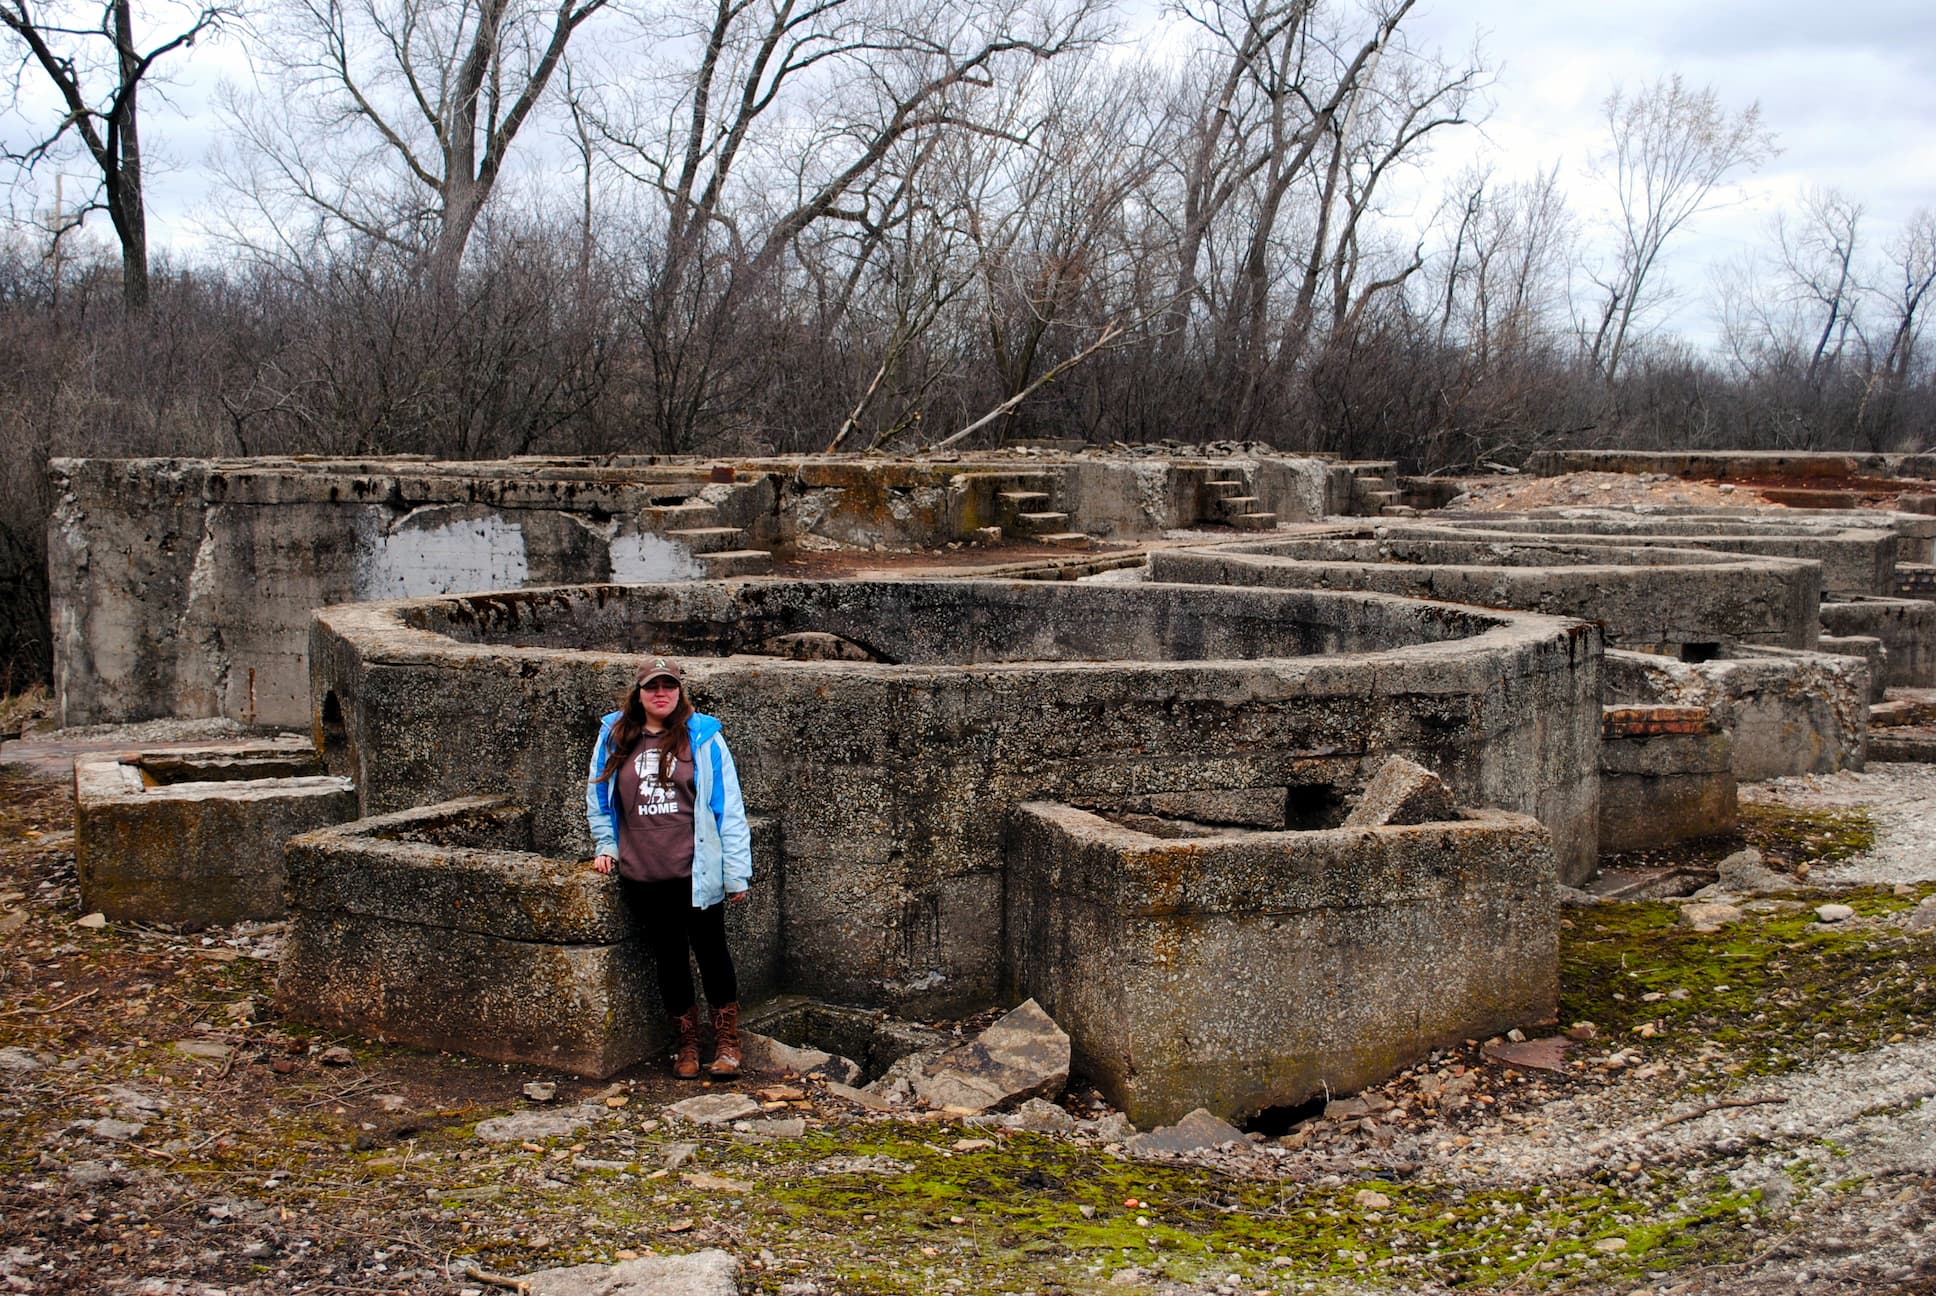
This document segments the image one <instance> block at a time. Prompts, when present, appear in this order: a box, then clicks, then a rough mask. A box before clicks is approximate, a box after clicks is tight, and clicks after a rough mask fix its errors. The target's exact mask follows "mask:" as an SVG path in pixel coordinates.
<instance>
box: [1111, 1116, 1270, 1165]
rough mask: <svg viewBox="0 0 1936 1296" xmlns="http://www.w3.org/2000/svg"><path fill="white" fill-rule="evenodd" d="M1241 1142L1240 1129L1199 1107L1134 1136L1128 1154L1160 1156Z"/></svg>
mask: <svg viewBox="0 0 1936 1296" xmlns="http://www.w3.org/2000/svg"><path fill="white" fill-rule="evenodd" d="M1244 1141H1245V1140H1244V1132H1243V1131H1242V1130H1240V1129H1238V1128H1237V1127H1236V1126H1235V1125H1232V1124H1231V1123H1230V1122H1228V1121H1226V1120H1224V1119H1222V1118H1221V1117H1218V1116H1214V1115H1212V1114H1211V1113H1209V1112H1207V1111H1205V1110H1204V1109H1203V1108H1201V1107H1199V1108H1197V1109H1196V1110H1195V1111H1193V1112H1190V1113H1189V1114H1188V1115H1186V1116H1184V1118H1183V1119H1182V1120H1180V1121H1178V1122H1177V1123H1176V1124H1174V1125H1159V1126H1157V1127H1156V1128H1155V1129H1153V1130H1151V1131H1150V1132H1149V1133H1147V1134H1138V1135H1136V1136H1135V1137H1134V1138H1132V1139H1130V1140H1129V1141H1128V1144H1127V1146H1128V1149H1129V1154H1130V1155H1131V1156H1135V1157H1162V1156H1176V1155H1178V1154H1181V1153H1185V1152H1213V1151H1215V1150H1216V1149H1218V1148H1221V1147H1225V1146H1227V1145H1229V1144H1231V1143H1243V1142H1244Z"/></svg>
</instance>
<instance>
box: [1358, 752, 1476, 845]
mask: <svg viewBox="0 0 1936 1296" xmlns="http://www.w3.org/2000/svg"><path fill="white" fill-rule="evenodd" d="M1458 809H1459V808H1458V804H1457V802H1455V801H1454V800H1453V798H1452V789H1451V788H1449V787H1447V786H1445V780H1444V779H1441V778H1440V777H1439V776H1438V775H1436V774H1434V773H1433V772H1432V771H1431V770H1428V769H1426V768H1425V767H1424V766H1423V765H1420V764H1419V763H1417V762H1416V761H1408V760H1406V759H1405V758H1404V757H1403V756H1393V757H1390V758H1388V759H1387V760H1386V761H1385V763H1384V764H1383V765H1380V766H1379V767H1378V772H1377V773H1376V774H1373V775H1372V776H1371V782H1369V783H1367V784H1365V790H1364V792H1363V793H1362V794H1360V796H1359V798H1358V804H1357V805H1355V806H1353V807H1352V808H1351V813H1350V814H1348V815H1346V816H1345V820H1344V827H1346V828H1389V827H1393V826H1398V827H1406V826H1409V825H1411V824H1421V823H1437V822H1440V821H1442V820H1447V819H1457V818H1458V817H1459V813H1458Z"/></svg>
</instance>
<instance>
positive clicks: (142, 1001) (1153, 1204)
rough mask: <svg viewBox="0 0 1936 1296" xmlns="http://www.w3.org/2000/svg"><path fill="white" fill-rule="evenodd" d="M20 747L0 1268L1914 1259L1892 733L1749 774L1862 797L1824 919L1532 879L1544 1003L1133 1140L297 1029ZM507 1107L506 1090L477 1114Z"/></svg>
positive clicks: (782, 1272)
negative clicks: (1553, 970)
mask: <svg viewBox="0 0 1936 1296" xmlns="http://www.w3.org/2000/svg"><path fill="white" fill-rule="evenodd" d="M97 740H100V739H99V736H96V737H94V738H87V739H83V740H82V741H97ZM150 740H151V739H150ZM51 763H52V757H51V755H49V757H48V760H46V761H42V762H38V763H36V765H35V766H33V767H22V766H19V765H16V766H13V767H11V768H7V769H0V1290H12V1291H24V1292H112V1293H122V1292H126V1293H143V1294H153V1296H189V1294H190V1293H193V1294H194V1296H206V1294H207V1293H209V1292H213V1291H221V1292H224V1293H229V1294H238V1293H252V1294H260V1296H268V1294H269V1293H277V1294H280V1293H291V1292H319V1293H320V1292H358V1293H362V1292H413V1293H452V1294H454V1293H458V1292H465V1291H469V1292H473V1293H482V1292H483V1291H485V1290H487V1289H486V1288H485V1287H484V1286H483V1285H482V1283H481V1282H480V1281H479V1280H478V1279H475V1278H472V1277H467V1276H466V1271H467V1269H468V1268H470V1267H473V1266H475V1267H477V1268H479V1269H482V1270H486V1271H489V1272H492V1273H499V1274H504V1273H524V1272H529V1271H532V1270H535V1269H540V1268H545V1267H550V1266H557V1265H563V1264H571V1263H589V1262H598V1263H611V1262H613V1261H614V1260H616V1259H622V1258H624V1257H627V1256H630V1255H635V1254H644V1253H646V1252H650V1251H656V1252H662V1253H676V1252H686V1251H692V1250H697V1249H700V1248H702V1247H707V1246H711V1247H720V1248H723V1249H725V1250H727V1251H729V1252H730V1253H731V1254H732V1255H733V1256H734V1257H735V1258H737V1259H738V1261H739V1262H740V1264H741V1271H740V1277H739V1284H740V1289H741V1290H742V1291H746V1292H764V1293H773V1294H776V1296H777V1294H779V1293H786V1294H787V1296H834V1294H835V1293H853V1294H857V1296H858V1294H862V1293H879V1294H882V1296H886V1294H887V1293H903V1292H948V1291H962V1292H1015V1293H1021V1292H1035V1293H1078V1292H1082V1293H1087V1292H1095V1293H1114V1292H1132V1293H1133V1292H1138V1291H1143V1292H1168V1293H1204V1294H1206V1296H1207V1294H1208V1293H1211V1292H1220V1293H1237V1292H1243V1293H1252V1294H1254V1293H1260V1292H1268V1293H1271V1296H1285V1294H1286V1293H1294V1292H1306V1291H1324V1292H1344V1291H1378V1292H1394V1293H1396V1292H1406V1293H1410V1292H1442V1291H1447V1292H1449V1291H1453V1290H1458V1291H1473V1290H1478V1291H1491V1292H1498V1293H1507V1292H1514V1293H1523V1292H1531V1291H1546V1290H1567V1291H1580V1292H1595V1293H1599V1292H1605V1293H1621V1294H1623V1296H1624V1294H1625V1293H1633V1292H1640V1291H1646V1292H1649V1293H1655V1294H1656V1296H1662V1294H1665V1293H1707V1292H1714V1293H1721V1292H1726V1293H1729V1294H1730V1296H1738V1294H1739V1293H1757V1294H1759V1293H1769V1294H1771V1296H1773V1294H1776V1293H1779V1294H1782V1296H1787V1294H1789V1293H1824V1294H1826V1293H1830V1292H1834V1293H1843V1292H1870V1291H1873V1292H1884V1291H1888V1292H1899V1291H1917V1290H1924V1291H1936V1281H1933V1279H1936V1233H1932V1230H1936V1112H1933V1111H1932V1108H1931V1104H1930V1102H1929V1099H1930V1098H1931V1097H1932V1095H1936V1029H1933V1028H1932V1024H1931V1021H1930V1019H1929V1018H1928V1017H1927V1016H1926V1015H1925V1013H1926V1005H1927V1004H1928V1003H1929V994H1928V991H1929V988H1930V985H1931V983H1932V982H1936V936H1932V934H1931V933H1930V932H1929V931H1927V930H1917V929H1915V928H1914V927H1913V925H1912V922H1911V919H1912V916H1913V915H1914V914H1915V913H1916V910H1917V908H1918V905H1919V901H1920V900H1921V899H1922V898H1923V897H1924V896H1925V895H1927V894H1931V893H1933V892H1936V862H1933V861H1931V860H1930V859H1929V858H1927V852H1922V853H1919V850H1918V847H1917V843H1918V842H1919V841H1922V842H1925V843H1926V842H1927V837H1926V835H1925V834H1926V833H1927V831H1928V817H1929V814H1930V810H1929V806H1930V797H1929V793H1930V792H1931V791H1936V787H1932V786H1931V785H1932V782H1933V781H1936V771H1931V770H1929V769H1927V768H1925V767H1920V766H1894V767H1890V766H1882V767H1877V769H1876V770H1874V771H1872V772H1871V773H1869V774H1865V775H1851V776H1838V777H1837V778H1834V779H1825V780H1796V781H1789V782H1786V783H1783V784H1778V785H1769V786H1767V787H1763V788H1756V789H1752V790H1751V793H1750V795H1751V799H1754V800H1758V801H1761V802H1764V803H1767V804H1770V805H1772V806H1775V807H1777V811H1778V812H1779V808H1780V807H1782V806H1786V805H1790V804H1794V805H1799V806H1801V807H1803V808H1804V809H1807V808H1819V807H1830V808H1838V809H1840V808H1846V807H1850V806H1864V807H1867V813H1868V815H1869V816H1870V818H1871V819H1872V820H1873V824H1874V829H1875V845H1874V847H1873V848H1872V849H1870V850H1868V851H1866V852H1863V853H1861V854H1859V855H1857V856H1855V857H1853V858H1850V859H1847V860H1844V861H1841V862H1839V863H1835V864H1832V865H1831V864H1824V865H1823V866H1822V867H1821V868H1820V869H1819V870H1818V871H1817V872H1816V873H1815V875H1814V876H1813V877H1812V879H1811V881H1813V882H1821V881H1823V880H1824V879H1826V880H1829V881H1832V882H1836V883H1841V882H1856V881H1861V882H1863V883H1880V884H1882V885H1880V886H1868V887H1866V888H1865V889H1858V890H1852V891H1848V892H1838V893H1837V896H1836V897H1835V898H1839V899H1846V900H1847V901H1848V902H1849V903H1850V904H1851V906H1852V907H1853V908H1854V909H1855V910H1856V911H1857V912H1856V914H1855V916H1854V917H1853V918H1851V919H1849V920H1847V921H1845V922H1841V923H1835V924H1825V923H1822V922H1820V921H1819V920H1818V918H1817V917H1816V915H1815V913H1814V906H1815V905H1817V904H1819V903H1821V902H1822V901H1823V899H1825V898H1827V897H1824V896H1819V895H1799V894H1798V895H1780V896H1772V897H1767V898H1763V899H1760V900H1753V901H1751V902H1749V903H1748V904H1747V905H1746V907H1745V911H1744V913H1743V916H1742V918H1741V919H1740V921H1739V922H1737V923H1735V924H1732V925H1730V926H1728V927H1726V928H1724V929H1723V930H1722V932H1721V933H1719V934H1715V935H1703V934H1697V933H1695V932H1693V931H1692V930H1691V929H1688V928H1686V927H1683V926H1681V925H1680V924H1679V923H1678V921H1677V919H1676V910H1675V908H1674V907H1673V906H1671V905H1638V906H1626V905H1620V906H1615V905H1606V906H1598V907H1595V908H1591V909H1586V910H1574V911H1569V919H1568V921H1569V924H1570V926H1569V928H1568V930H1567V931H1565V932H1564V933H1563V938H1562V968H1563V972H1562V976H1563V985H1562V1005H1561V1006H1562V1021H1563V1022H1564V1023H1567V1024H1569V1025H1570V1024H1573V1023H1575V1022H1583V1021H1590V1022H1591V1023H1592V1026H1591V1028H1590V1029H1588V1028H1580V1029H1577V1030H1576V1032H1575V1033H1577V1034H1580V1035H1582V1036H1584V1037H1585V1038H1583V1039H1581V1040H1580V1041H1578V1042H1574V1043H1570V1044H1568V1045H1567V1046H1566V1048H1565V1049H1563V1050H1562V1049H1561V1048H1559V1047H1558V1045H1557V1044H1554V1043H1548V1044H1537V1043H1536V1042H1531V1043H1529V1045H1528V1046H1526V1047H1524V1048H1522V1046H1519V1045H1514V1044H1512V1043H1511V1042H1510V1041H1498V1042H1495V1045H1494V1047H1493V1048H1491V1049H1490V1050H1487V1049H1485V1048H1483V1047H1482V1046H1481V1044H1480V1042H1478V1041H1474V1042H1473V1043H1472V1044H1471V1045H1469V1046H1465V1047H1461V1048H1459V1049H1456V1050H1451V1051H1447V1052H1443V1053H1441V1054H1438V1055H1434V1057H1433V1058H1432V1059H1430V1060H1428V1061H1426V1062H1425V1063H1423V1064H1421V1065H1420V1066H1417V1067H1414V1068H1411V1069H1409V1070H1407V1071H1406V1072H1404V1073H1403V1074H1401V1075H1399V1076H1397V1077H1395V1078H1394V1079H1393V1080H1392V1081H1391V1082H1390V1083H1389V1084H1387V1085H1385V1086H1383V1087H1381V1088H1380V1089H1379V1090H1377V1091H1375V1092H1371V1093H1368V1094H1365V1095H1360V1096H1357V1097H1355V1098H1352V1099H1349V1100H1345V1101H1341V1102H1339V1103H1337V1104H1335V1105H1334V1106H1333V1107H1332V1108H1331V1109H1330V1110H1329V1112H1328V1113H1327V1114H1317V1113H1310V1114H1309V1118H1308V1119H1303V1120H1299V1121H1297V1122H1296V1123H1292V1124H1289V1125H1288V1126H1287V1127H1285V1125H1284V1123H1283V1122H1279V1125H1278V1126H1274V1127H1273V1128H1271V1129H1270V1130H1269V1135H1270V1137H1266V1136H1265V1134H1264V1132H1261V1131H1260V1133H1259V1134H1258V1135H1256V1136H1255V1137H1254V1138H1253V1140H1250V1141H1246V1142H1243V1143H1239V1144H1235V1145H1231V1146H1229V1147H1226V1148H1224V1149H1222V1150H1217V1151H1206V1152H1202V1153H1198V1154H1194V1155H1192V1156H1189V1157H1185V1158H1182V1159H1180V1160H1177V1161H1175V1162H1173V1163H1153V1162H1147V1161H1139V1160H1135V1159H1132V1158H1130V1157H1128V1156H1127V1155H1126V1154H1125V1152H1124V1149H1123V1146H1122V1145H1121V1143H1119V1142H1116V1141H1114V1140H1115V1139H1117V1138H1119V1137H1120V1134H1119V1133H1112V1132H1111V1131H1110V1129H1109V1127H1108V1125H1107V1124H1106V1123H1105V1124H1104V1125H1101V1126H1091V1127H1090V1128H1091V1129H1092V1130H1093V1131H1094V1132H1092V1133H1086V1134H1085V1133H1067V1134H1044V1133H1030V1132H1020V1131H1011V1130H1008V1129H1004V1128H988V1127H981V1126H974V1127H969V1126H964V1125H961V1124H959V1123H956V1122H953V1121H947V1120H938V1119H934V1118H933V1117H932V1115H930V1114H923V1113H903V1114H899V1115H882V1114H876V1113H870V1112H867V1111H864V1110H862V1109H860V1108H857V1107H855V1106H853V1105H851V1104H849V1103H847V1102H845V1101H843V1100H841V1099H839V1098H837V1097H835V1096H834V1095H832V1094H830V1093H828V1092H826V1091H825V1090H823V1089H819V1088H816V1087H814V1086H811V1085H805V1084H801V1085H798V1086H794V1087H791V1088H779V1089H775V1088H773V1087H772V1086H773V1085H774V1084H775V1083H776V1079H775V1078H764V1079H760V1080H755V1081H751V1082H748V1083H747V1084H744V1085H742V1086H739V1088H740V1090H741V1091H743V1092H747V1093H749V1094H751V1095H753V1096H754V1097H755V1098H756V1099H759V1100H761V1101H763V1102H764V1103H765V1104H766V1105H768V1106H769V1107H770V1108H771V1111H770V1112H768V1113H764V1115H767V1116H771V1117H774V1118H781V1119H798V1120H800V1121H802V1122H803V1125H802V1126H801V1127H799V1130H798V1132H795V1131H794V1129H793V1127H785V1128H784V1129H782V1127H778V1126H775V1127H770V1128H773V1129H781V1130H782V1132H780V1133H778V1134H768V1133H762V1132H761V1129H762V1128H769V1127H754V1126H748V1127H747V1128H746V1129H744V1130H737V1129H734V1128H732V1127H730V1126H720V1127H699V1126H694V1125H691V1124H682V1123H679V1122H678V1121H676V1120H675V1119H673V1118H672V1117H671V1116H670V1115H669V1114H668V1112H667V1107H668V1105H669V1104H670V1103H671V1102H672V1101H674V1100H676V1099H678V1098H680V1097H684V1096H689V1095H690V1094H691V1092H692V1090H690V1089H680V1088H677V1087H675V1085H674V1084H673V1082H671V1081H670V1080H669V1079H667V1078H665V1077H663V1076H662V1075H660V1074H658V1073H656V1072H651V1071H640V1072H638V1073H636V1074H628V1075H623V1076H620V1077H618V1078H617V1080H616V1081H615V1082H614V1083H612V1084H609V1085H607V1084H593V1083H589V1082H584V1081H578V1080H574V1079H572V1078H570V1077H563V1076H557V1075H547V1074H545V1073H543V1072H541V1071H539V1070H537V1069H535V1068H509V1067H501V1066H496V1065H490V1064H482V1063H475V1062H470V1061H467V1060H464V1059H460V1058H450V1057H440V1056H433V1055H428V1054H423V1053H418V1052H414V1051H411V1050H408V1049H401V1048H395V1047H391V1046H387V1045H383V1044H381V1043H375V1042H371V1041H368V1040H364V1039H360V1038H356V1037H347V1036H337V1035H330V1034H326V1033H319V1032H314V1031H310V1030H307V1029H304V1028H302V1027H299V1026H297V1025H295V1024H292V1023H290V1022H287V1021H284V1020H282V1019H281V1018H280V1016H279V1015H278V1013H277V1012H276V1010H275V1007H274V1004H273V972H274V956H275V951H276V941H277V932H276V929H275V928H274V927H273V926H268V927H264V926H257V927H252V928H240V929H233V930H221V931H215V932H207V933H201V934H196V935H181V934H175V933H170V932H163V931H154V930H146V929H140V928H132V927H125V926H118V925H110V926H108V927H106V928H102V929H98V930H97V929H91V928H88V927H84V926H81V925H79V924H77V922H76V919H77V918H79V917H80V916H81V915H80V909H79V905H78V899H77V895H76V891H75V879H74V871H73V855H72V837H71V831H70V828H69V821H70V817H71V806H70V804H69V802H68V792H67V789H66V787H65V785H64V784H63V783H62V782H60V781H59V780H58V779H57V778H54V777H50V776H49V774H48V772H47V766H48V765H49V764H51ZM1726 848H1727V845H1726V844H1725V843H1723V844H1719V845H1718V846H1717V851H1719V850H1725V849H1726ZM1535 1045H1536V1046H1535ZM1515 1050H1519V1051H1515ZM534 1080H549V1081H552V1082H554V1083H556V1084H557V1086H558V1093H557V1096H556V1098H555V1099H554V1100H552V1101H550V1102H546V1103H534V1102H531V1101H527V1100H526V1099H524V1098H522V1097H521V1096H520V1091H521V1087H522V1086H523V1085H524V1084H525V1083H526V1082H528V1081H534ZM763 1087H764V1088H766V1089H767V1093H766V1094H764V1095H762V1094H761V1093H760V1092H759V1091H760V1090H761V1089H762V1088H763ZM1065 1102H1066V1105H1067V1106H1068V1108H1069V1109H1070V1112H1071V1115H1072V1116H1074V1117H1084V1118H1088V1117H1094V1116H1096V1115H1097V1114H1098V1111H1097V1109H1096V1108H1095V1107H1094V1106H1093V1104H1092V1096H1091V1095H1090V1094H1088V1093H1087V1091H1085V1090H1083V1089H1081V1088H1080V1087H1079V1086H1078V1088H1077V1090H1076V1091H1075V1092H1074V1093H1073V1094H1072V1095H1071V1096H1070V1097H1068V1098H1067V1099H1065ZM507 1114H508V1115H514V1116H516V1117H518V1119H519V1120H520V1121H524V1122H527V1124H525V1125H524V1126H522V1127H514V1128H513V1131H512V1133H511V1134H510V1135H509V1136H507V1137H504V1138H495V1139H494V1138H492V1137H490V1136H489V1131H490V1130H491V1128H492V1127H490V1126H485V1127H483V1128H480V1124H479V1123H480V1121H482V1120H484V1119H485V1118H491V1117H501V1116H505V1115H507ZM1300 1114H1302V1113H1300ZM547 1130H549V1131H551V1132H546V1131H547ZM1280 1133H1281V1134H1282V1137H1281V1138H1280V1137H1277V1135H1279V1134H1280Z"/></svg>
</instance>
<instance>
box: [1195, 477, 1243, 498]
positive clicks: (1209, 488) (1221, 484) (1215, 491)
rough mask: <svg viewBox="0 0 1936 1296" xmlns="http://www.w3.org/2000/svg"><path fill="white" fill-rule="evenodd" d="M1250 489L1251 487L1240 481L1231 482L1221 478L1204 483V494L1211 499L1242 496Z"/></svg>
mask: <svg viewBox="0 0 1936 1296" xmlns="http://www.w3.org/2000/svg"><path fill="white" fill-rule="evenodd" d="M1248 489H1249V487H1247V486H1245V485H1244V484H1243V483H1242V482H1240V481H1229V480H1224V479H1221V478H1219V479H1218V480H1215V481H1207V482H1205V483H1203V493H1204V494H1205V495H1207V496H1209V497H1210V498H1211V499H1228V498H1229V497H1231V496H1232V495H1241V494H1243V493H1244V492H1245V491H1246V490H1248Z"/></svg>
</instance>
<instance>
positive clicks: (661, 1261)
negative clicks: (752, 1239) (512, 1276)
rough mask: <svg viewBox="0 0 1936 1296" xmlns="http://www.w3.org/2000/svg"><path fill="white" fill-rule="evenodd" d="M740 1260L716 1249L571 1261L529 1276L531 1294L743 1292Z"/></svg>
mask: <svg viewBox="0 0 1936 1296" xmlns="http://www.w3.org/2000/svg"><path fill="white" fill-rule="evenodd" d="M738 1273H739V1262H738V1261H737V1260H735V1259H733V1257H732V1256H730V1255H728V1254H727V1253H726V1252H724V1251H720V1250H717V1249H711V1250H706V1251H695V1252H693V1253H692V1254H691V1255H682V1256H645V1257H642V1258H640V1259H637V1260H621V1261H620V1262H619V1263H617V1264H615V1265H598V1264H586V1265H571V1266H569V1267H568V1268H563V1269H540V1270H539V1271H538V1272H536V1273H532V1274H526V1275H525V1276H524V1283H525V1290H527V1291H528V1292H529V1293H530V1296H737V1293H738V1291H739V1283H738V1280H737V1275H738Z"/></svg>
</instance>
